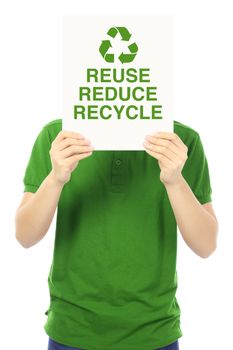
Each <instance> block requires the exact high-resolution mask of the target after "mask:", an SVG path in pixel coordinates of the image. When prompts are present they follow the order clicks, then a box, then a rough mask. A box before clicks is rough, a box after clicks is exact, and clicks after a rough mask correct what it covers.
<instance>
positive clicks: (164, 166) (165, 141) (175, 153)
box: [143, 132, 188, 185]
mask: <svg viewBox="0 0 233 350" xmlns="http://www.w3.org/2000/svg"><path fill="white" fill-rule="evenodd" d="M143 146H144V147H145V150H146V152H147V153H149V154H150V155H151V156H152V157H154V158H155V159H157V160H158V164H159V167H160V169H161V172H160V180H161V181H162V182H163V184H164V185H174V184H177V183H179V182H180V180H182V178H183V176H182V174H181V171H182V169H183V167H184V164H185V162H186V160H187V158H188V156H187V152H188V147H187V146H186V145H185V144H184V143H183V141H182V140H181V139H180V138H179V136H178V135H177V134H175V133H171V132H156V133H154V134H153V135H146V139H145V141H144V143H143Z"/></svg>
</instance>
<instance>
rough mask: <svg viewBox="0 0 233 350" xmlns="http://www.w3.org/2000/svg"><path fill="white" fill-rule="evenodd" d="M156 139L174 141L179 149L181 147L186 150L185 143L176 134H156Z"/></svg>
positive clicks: (160, 132)
mask: <svg viewBox="0 0 233 350" xmlns="http://www.w3.org/2000/svg"><path fill="white" fill-rule="evenodd" d="M153 135H154V136H155V137H156V136H157V137H159V138H162V139H166V140H170V141H172V142H173V143H174V144H175V145H177V146H178V147H181V148H182V149H184V148H185V147H186V145H185V144H184V143H183V141H182V140H181V139H180V137H179V136H178V135H177V134H176V133H174V132H162V131H159V132H156V133H155V134H153Z"/></svg>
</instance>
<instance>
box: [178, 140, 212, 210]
mask: <svg viewBox="0 0 233 350" xmlns="http://www.w3.org/2000/svg"><path fill="white" fill-rule="evenodd" d="M189 147H190V148H189V151H188V159H187V161H186V163H185V166H184V168H183V172H182V174H183V176H184V177H185V179H186V181H187V182H188V184H189V186H190V188H191V189H192V191H193V193H194V195H195V196H196V198H197V199H198V200H199V202H200V203H201V204H204V203H208V202H211V201H212V188H211V182H210V174H209V166H208V162H207V158H206V155H205V151H204V148H203V144H202V141H201V138H200V135H199V134H197V137H196V138H195V140H194V142H193V143H192V145H190V146H189Z"/></svg>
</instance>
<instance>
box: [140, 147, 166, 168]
mask: <svg viewBox="0 0 233 350" xmlns="http://www.w3.org/2000/svg"><path fill="white" fill-rule="evenodd" d="M145 151H146V152H147V153H148V154H150V155H151V156H152V157H154V158H156V159H157V160H158V161H159V162H160V164H162V165H163V166H164V167H165V168H167V169H169V168H170V167H171V166H172V165H173V162H172V161H171V160H170V159H168V158H167V157H166V156H164V155H163V154H161V153H157V152H154V151H152V150H149V149H146V150H145Z"/></svg>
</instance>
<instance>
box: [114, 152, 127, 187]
mask: <svg viewBox="0 0 233 350" xmlns="http://www.w3.org/2000/svg"><path fill="white" fill-rule="evenodd" d="M126 174H127V156H126V152H125V151H114V152H113V158H112V167H111V191H112V192H116V193H117V192H124V191H125V186H126V178H127V176H126Z"/></svg>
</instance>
